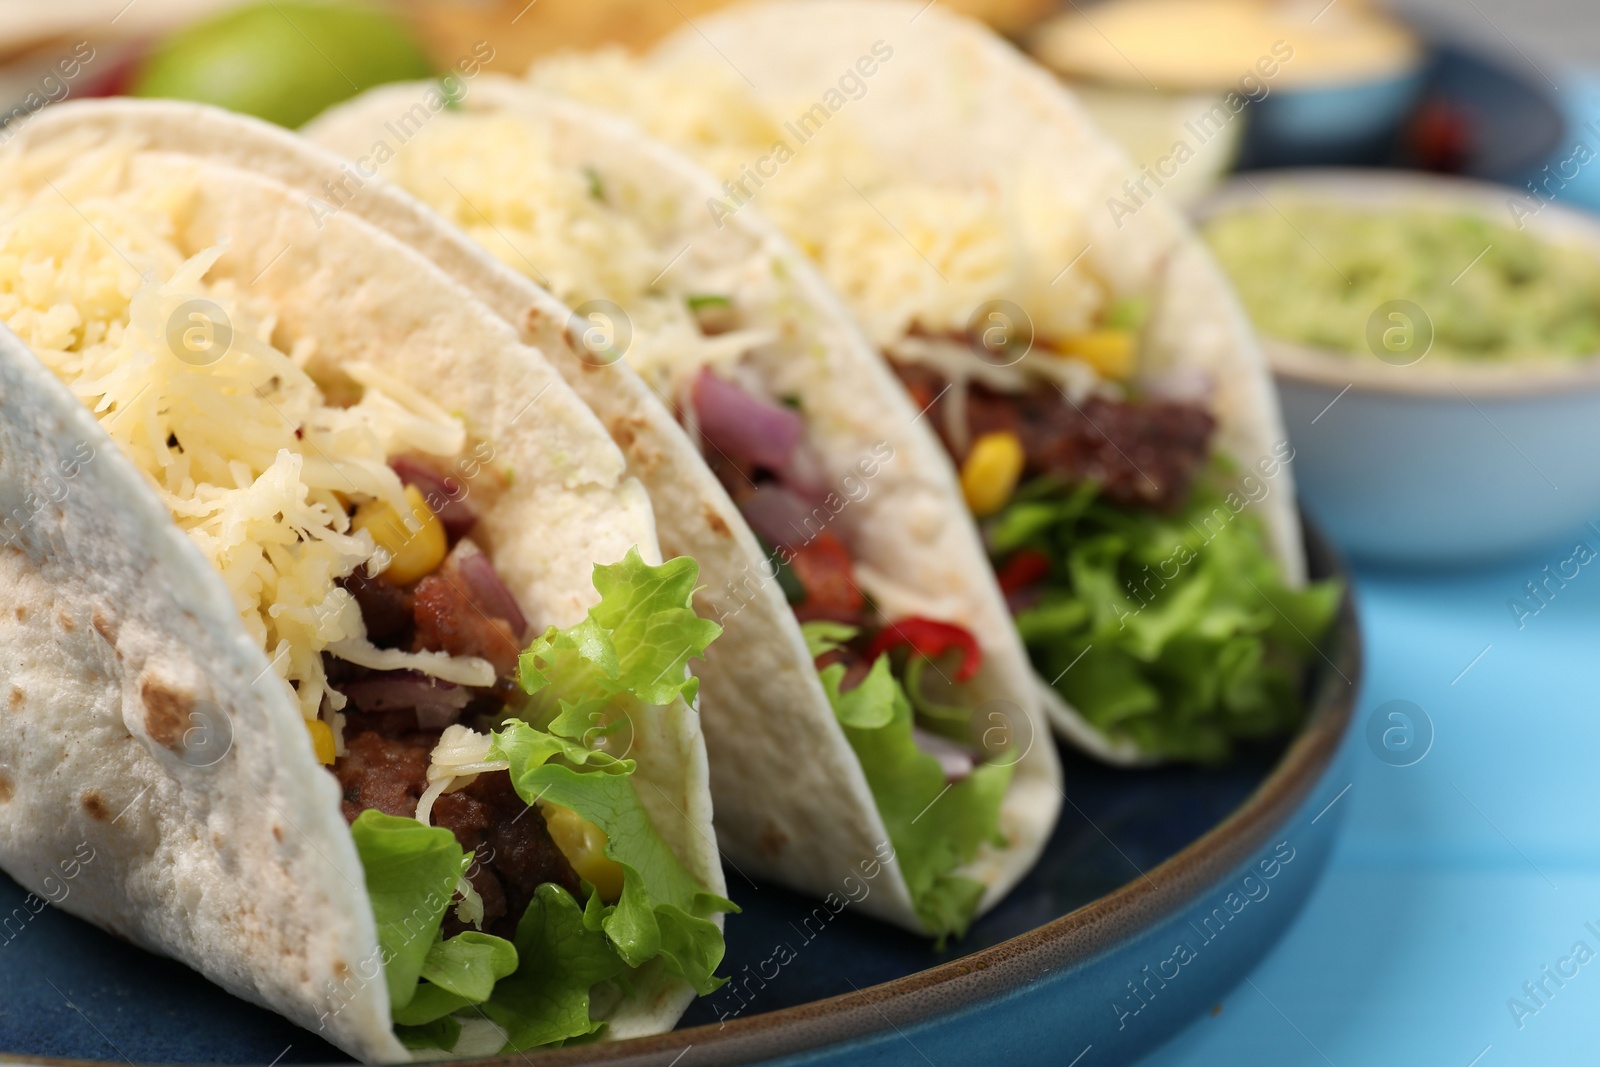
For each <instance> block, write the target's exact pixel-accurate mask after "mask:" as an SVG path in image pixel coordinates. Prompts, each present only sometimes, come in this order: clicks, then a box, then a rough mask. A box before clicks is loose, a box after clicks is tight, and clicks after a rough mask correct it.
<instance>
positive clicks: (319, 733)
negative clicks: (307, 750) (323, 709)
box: [306, 719, 338, 766]
mask: <svg viewBox="0 0 1600 1067" xmlns="http://www.w3.org/2000/svg"><path fill="white" fill-rule="evenodd" d="M306 732H307V733H309V734H310V735H311V751H313V752H315V753H316V754H317V760H318V761H319V762H322V763H326V764H329V765H330V766H331V765H332V763H333V761H334V760H335V759H337V758H338V753H337V752H336V751H335V749H334V745H333V728H332V727H331V726H329V725H328V724H327V723H325V722H323V721H322V720H321V719H307V720H306Z"/></svg>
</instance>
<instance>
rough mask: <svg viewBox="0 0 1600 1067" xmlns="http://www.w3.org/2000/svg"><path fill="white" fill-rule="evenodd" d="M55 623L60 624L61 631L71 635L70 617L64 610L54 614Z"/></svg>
mask: <svg viewBox="0 0 1600 1067" xmlns="http://www.w3.org/2000/svg"><path fill="white" fill-rule="evenodd" d="M56 621H58V622H60V623H61V628H62V629H63V630H65V631H67V633H69V634H70V633H72V630H73V624H72V615H71V614H70V613H68V611H67V609H66V608H62V609H61V610H60V611H59V612H57V613H56Z"/></svg>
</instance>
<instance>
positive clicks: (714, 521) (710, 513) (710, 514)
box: [700, 503, 733, 537]
mask: <svg viewBox="0 0 1600 1067" xmlns="http://www.w3.org/2000/svg"><path fill="white" fill-rule="evenodd" d="M700 509H701V510H702V511H704V512H705V516H706V525H707V526H709V527H711V532H712V533H714V534H716V535H717V536H718V537H732V536H733V531H732V530H730V529H729V528H728V520H726V519H724V518H723V517H722V516H721V515H719V514H718V513H717V510H716V509H715V508H713V507H712V506H711V505H710V504H706V503H702V504H701V505H700Z"/></svg>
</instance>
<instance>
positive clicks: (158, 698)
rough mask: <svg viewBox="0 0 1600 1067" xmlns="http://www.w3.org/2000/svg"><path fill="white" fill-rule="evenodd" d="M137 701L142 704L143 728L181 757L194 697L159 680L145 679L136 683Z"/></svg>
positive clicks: (151, 736)
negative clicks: (137, 686) (137, 689)
mask: <svg viewBox="0 0 1600 1067" xmlns="http://www.w3.org/2000/svg"><path fill="white" fill-rule="evenodd" d="M139 699H140V700H142V701H143V702H144V728H145V732H146V733H148V734H149V735H150V739H151V740H152V741H154V742H155V743H156V744H158V745H160V746H161V747H162V748H165V749H167V750H168V751H170V752H173V753H176V754H177V755H180V756H181V755H182V754H183V749H184V745H183V735H184V731H185V730H187V729H188V728H189V715H190V713H191V712H192V711H193V710H194V705H195V696H194V694H193V693H188V692H180V691H178V690H176V689H173V688H171V687H169V686H168V685H167V683H166V682H163V681H162V680H161V679H159V678H146V679H145V680H144V681H142V682H140V683H139Z"/></svg>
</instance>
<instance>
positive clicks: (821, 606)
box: [789, 530, 866, 614]
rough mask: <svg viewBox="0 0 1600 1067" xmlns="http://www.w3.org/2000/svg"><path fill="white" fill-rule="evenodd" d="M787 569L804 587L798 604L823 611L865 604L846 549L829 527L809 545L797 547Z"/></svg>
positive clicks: (858, 607) (848, 609) (856, 608)
mask: <svg viewBox="0 0 1600 1067" xmlns="http://www.w3.org/2000/svg"><path fill="white" fill-rule="evenodd" d="M789 569H790V570H791V571H792V572H793V573H794V576H795V577H796V578H798V579H799V580H800V587H801V588H802V589H804V590H805V599H804V600H802V601H801V602H800V604H799V607H802V608H806V609H807V610H808V611H812V612H821V613H824V614H827V613H840V612H843V613H846V614H849V613H854V612H858V611H860V610H861V609H862V608H864V607H865V606H866V598H865V597H864V596H863V595H862V593H861V587H860V586H858V585H857V584H856V572H855V564H854V563H852V562H851V560H850V551H849V549H847V548H845V547H844V542H842V541H840V540H839V539H838V538H837V537H835V536H834V534H833V532H832V531H831V530H823V531H822V532H821V533H819V534H818V535H817V536H816V538H815V539H814V540H812V542H811V543H810V544H808V545H805V546H803V547H801V548H799V549H797V550H796V551H795V553H794V558H793V559H791V560H790V561H789Z"/></svg>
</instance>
